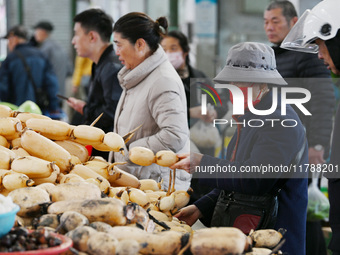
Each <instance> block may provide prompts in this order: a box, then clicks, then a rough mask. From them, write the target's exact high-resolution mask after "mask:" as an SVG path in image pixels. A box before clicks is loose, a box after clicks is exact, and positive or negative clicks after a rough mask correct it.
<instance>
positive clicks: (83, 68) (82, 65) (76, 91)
mask: <svg viewBox="0 0 340 255" xmlns="http://www.w3.org/2000/svg"><path fill="white" fill-rule="evenodd" d="M92 64H93V62H92V60H91V59H89V58H83V57H80V56H76V58H75V63H74V71H73V75H72V95H73V97H75V98H79V99H82V100H85V101H86V100H87V96H88V92H89V85H90V80H91V72H92ZM84 122H85V120H84V115H82V114H80V113H79V112H77V111H74V112H73V113H72V118H71V124H72V125H80V124H82V123H84Z"/></svg>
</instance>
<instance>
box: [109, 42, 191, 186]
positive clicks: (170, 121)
mask: <svg viewBox="0 0 340 255" xmlns="http://www.w3.org/2000/svg"><path fill="white" fill-rule="evenodd" d="M118 79H119V82H120V84H121V86H122V88H123V92H122V95H121V97H120V100H119V102H118V106H117V109H116V113H115V121H114V131H115V132H116V133H118V134H120V135H121V136H123V135H125V134H127V133H128V132H129V131H131V130H133V129H135V128H136V127H138V126H139V125H141V124H143V126H142V127H141V128H140V129H139V130H138V131H137V132H136V133H135V134H134V136H133V137H132V139H131V140H130V141H129V142H128V143H127V144H126V146H127V149H129V148H132V147H135V146H143V147H146V148H149V149H151V150H152V151H153V152H154V153H157V152H158V151H160V150H172V151H174V152H175V153H179V152H189V149H190V141H189V129H188V124H187V116H186V97H185V92H184V87H183V84H182V81H181V79H180V77H179V76H178V74H177V72H176V70H175V69H174V68H173V66H172V65H171V63H170V62H169V61H168V59H167V56H166V54H165V52H164V51H163V49H162V47H160V46H159V47H158V49H157V51H156V52H155V53H154V54H152V55H151V56H150V57H148V58H147V59H145V60H144V61H143V62H142V63H141V64H139V65H138V66H137V67H135V68H134V69H133V70H129V69H126V67H123V68H122V69H121V71H120V72H119V73H118ZM127 160H128V152H127V151H125V157H124V156H123V155H122V154H120V153H114V161H115V162H124V161H127ZM119 167H120V168H122V169H123V170H126V171H128V172H129V173H131V174H133V175H135V176H136V177H137V178H139V179H147V178H151V179H155V180H157V181H159V180H160V178H163V180H164V182H163V185H164V188H167V187H168V182H169V171H170V169H169V168H166V167H161V166H158V165H156V164H152V165H151V166H147V167H142V166H138V165H135V164H133V163H132V162H129V163H128V164H127V165H122V166H119ZM190 180H191V175H190V174H188V173H187V172H185V171H184V170H178V171H177V172H176V189H183V190H186V189H188V188H189V186H190Z"/></svg>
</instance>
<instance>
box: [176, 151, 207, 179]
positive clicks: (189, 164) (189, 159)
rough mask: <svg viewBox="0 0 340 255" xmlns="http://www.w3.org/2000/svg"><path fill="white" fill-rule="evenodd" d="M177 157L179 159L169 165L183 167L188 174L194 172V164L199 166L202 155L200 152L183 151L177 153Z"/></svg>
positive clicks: (177, 167)
mask: <svg viewBox="0 0 340 255" xmlns="http://www.w3.org/2000/svg"><path fill="white" fill-rule="evenodd" d="M177 157H178V158H179V159H180V161H178V162H177V163H175V164H173V165H172V166H170V168H171V169H183V170H185V171H187V172H188V173H189V174H192V173H194V172H195V169H196V166H199V165H200V163H201V159H202V157H203V155H202V154H200V153H191V154H189V153H184V154H178V155H177Z"/></svg>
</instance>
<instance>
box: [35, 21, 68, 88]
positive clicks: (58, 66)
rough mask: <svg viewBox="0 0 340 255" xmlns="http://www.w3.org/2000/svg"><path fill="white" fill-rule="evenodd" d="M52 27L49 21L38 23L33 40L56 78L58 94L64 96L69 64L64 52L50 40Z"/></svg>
mask: <svg viewBox="0 0 340 255" xmlns="http://www.w3.org/2000/svg"><path fill="white" fill-rule="evenodd" d="M53 28H54V27H53V25H52V23H51V22H49V21H40V22H39V23H37V24H36V25H35V26H34V38H35V41H36V42H37V46H38V47H39V49H40V50H41V51H42V53H43V54H44V55H45V56H46V58H47V59H48V60H49V61H50V63H51V64H52V67H53V71H54V72H55V74H56V76H57V78H58V84H59V93H60V94H62V95H65V93H66V92H65V80H66V77H67V75H68V74H70V73H71V63H70V59H69V58H68V56H67V54H66V52H65V50H64V49H63V48H62V47H61V46H60V45H59V44H58V43H57V42H56V41H55V40H53V39H52V38H51V34H52V31H53Z"/></svg>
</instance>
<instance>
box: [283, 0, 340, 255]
mask: <svg viewBox="0 0 340 255" xmlns="http://www.w3.org/2000/svg"><path fill="white" fill-rule="evenodd" d="M339 13H340V3H339V1H338V0H324V1H322V2H320V3H319V4H317V5H316V6H315V7H314V8H313V9H312V10H306V11H305V13H304V14H303V15H302V16H301V18H300V20H299V21H298V22H297V23H296V24H295V26H294V27H293V28H292V30H291V31H290V33H289V34H288V35H287V37H286V38H285V39H284V41H283V42H282V44H281V47H282V48H286V49H290V50H296V51H303V52H311V53H318V56H319V58H320V59H323V61H324V63H325V65H326V66H327V68H328V69H329V70H331V71H332V72H333V73H334V74H336V75H340V18H339ZM339 108H340V105H339V107H338V110H337V113H336V117H335V123H334V129H333V130H334V131H333V138H332V147H331V159H330V164H331V165H333V167H334V169H338V167H339V165H340V155H339V154H340V109H339ZM325 176H326V177H327V178H328V179H329V182H328V194H329V201H330V205H331V207H330V213H329V222H330V225H331V228H332V239H331V242H330V244H329V249H331V250H332V251H333V255H339V254H340V196H339V194H338V193H339V191H340V178H339V171H336V170H334V171H333V172H332V173H327V174H326V175H325Z"/></svg>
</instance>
